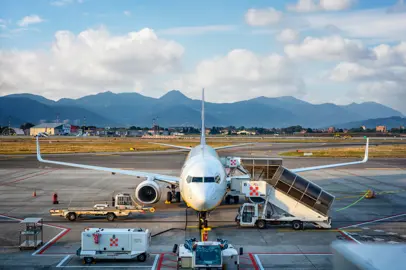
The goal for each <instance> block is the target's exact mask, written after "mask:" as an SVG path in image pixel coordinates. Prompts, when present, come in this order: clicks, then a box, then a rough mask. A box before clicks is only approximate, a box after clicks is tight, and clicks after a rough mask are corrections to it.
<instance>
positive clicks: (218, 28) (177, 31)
mask: <svg viewBox="0 0 406 270" xmlns="http://www.w3.org/2000/svg"><path fill="white" fill-rule="evenodd" d="M234 29H235V26H233V25H203V26H184V27H174V28H168V29H162V30H158V31H157V33H158V34H160V35H201V34H205V33H211V32H228V31H232V30H234Z"/></svg>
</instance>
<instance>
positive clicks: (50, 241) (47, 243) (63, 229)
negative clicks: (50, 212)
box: [0, 215, 69, 256]
mask: <svg viewBox="0 0 406 270" xmlns="http://www.w3.org/2000/svg"><path fill="white" fill-rule="evenodd" d="M0 217H4V218H8V219H12V220H18V221H21V220H22V219H21V218H14V217H9V216H5V215H0ZM43 225H44V226H47V227H51V228H56V229H59V230H62V231H61V232H60V233H58V234H57V235H56V236H55V237H54V238H52V239H51V240H49V241H48V242H46V243H45V244H44V245H43V246H42V247H41V248H40V249H38V250H36V251H35V252H34V253H32V254H31V256H37V254H38V252H41V250H43V249H44V248H45V247H47V246H48V245H49V244H50V243H52V241H54V240H55V239H56V238H57V237H59V236H60V235H61V234H63V233H65V232H66V231H67V230H69V229H66V228H62V227H59V226H55V225H50V224H43ZM41 256H43V255H42V254H41ZM56 256H60V255H56Z"/></svg>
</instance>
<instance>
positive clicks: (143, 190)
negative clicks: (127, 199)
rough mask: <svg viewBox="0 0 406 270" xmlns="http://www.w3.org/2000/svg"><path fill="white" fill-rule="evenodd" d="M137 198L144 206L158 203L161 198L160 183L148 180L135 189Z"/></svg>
mask: <svg viewBox="0 0 406 270" xmlns="http://www.w3.org/2000/svg"><path fill="white" fill-rule="evenodd" d="M135 197H136V198H137V200H138V201H140V202H141V203H143V204H153V203H157V202H158V201H159V199H160V198H161V190H160V188H159V185H158V183H156V182H155V181H152V180H146V181H144V182H142V183H141V184H139V185H138V186H137V188H136V189H135Z"/></svg>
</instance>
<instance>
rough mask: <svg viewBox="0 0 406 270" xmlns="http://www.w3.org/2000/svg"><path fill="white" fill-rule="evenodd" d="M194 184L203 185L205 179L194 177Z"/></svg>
mask: <svg viewBox="0 0 406 270" xmlns="http://www.w3.org/2000/svg"><path fill="white" fill-rule="evenodd" d="M192 182H193V183H203V177H193V179H192Z"/></svg>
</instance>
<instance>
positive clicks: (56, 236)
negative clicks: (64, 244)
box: [31, 227, 68, 256]
mask: <svg viewBox="0 0 406 270" xmlns="http://www.w3.org/2000/svg"><path fill="white" fill-rule="evenodd" d="M54 228H57V227H54ZM58 229H61V228H58ZM67 230H68V229H63V230H62V231H61V232H60V233H58V234H57V235H55V236H54V237H53V238H52V239H51V240H49V241H48V242H46V244H45V245H43V246H42V247H41V248H40V249H37V251H35V252H34V253H32V254H31V256H36V255H37V254H38V253H39V252H41V251H42V250H43V249H44V248H46V247H47V246H49V245H50V244H51V243H52V242H53V241H54V240H55V239H57V238H58V237H59V236H60V235H62V234H64V233H65V232H66V231H67Z"/></svg>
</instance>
